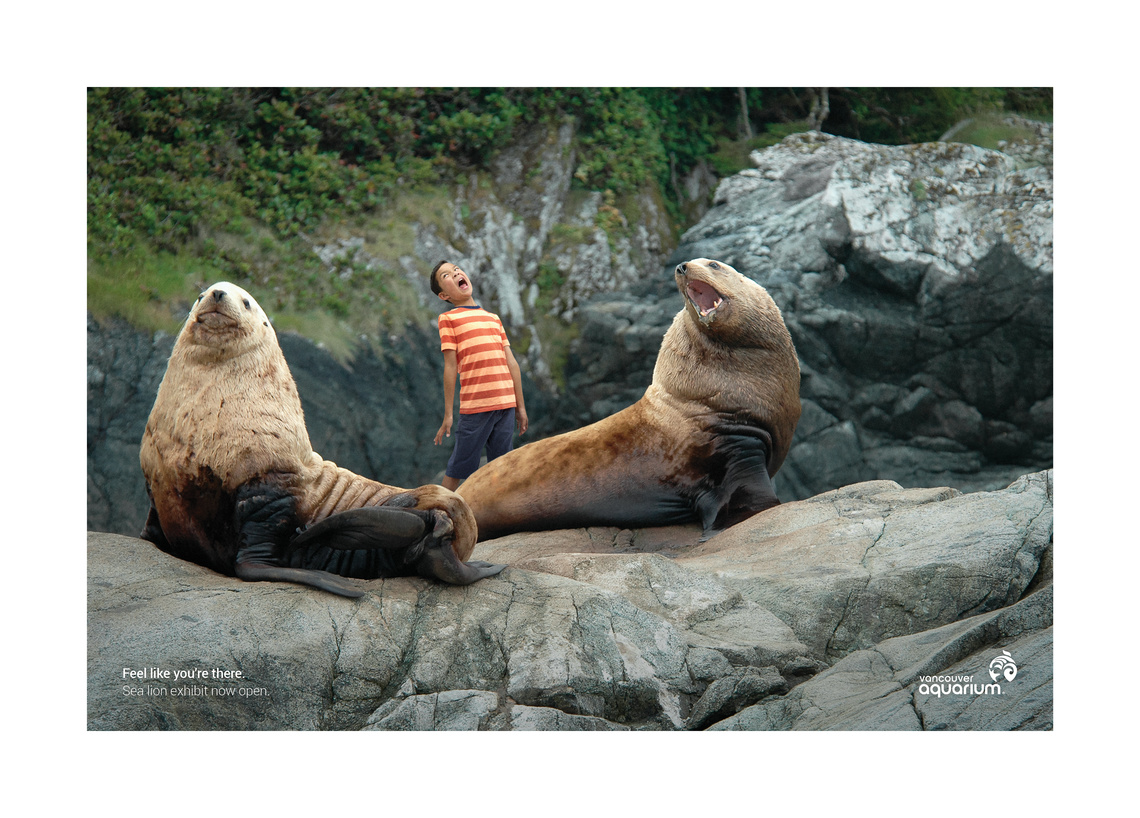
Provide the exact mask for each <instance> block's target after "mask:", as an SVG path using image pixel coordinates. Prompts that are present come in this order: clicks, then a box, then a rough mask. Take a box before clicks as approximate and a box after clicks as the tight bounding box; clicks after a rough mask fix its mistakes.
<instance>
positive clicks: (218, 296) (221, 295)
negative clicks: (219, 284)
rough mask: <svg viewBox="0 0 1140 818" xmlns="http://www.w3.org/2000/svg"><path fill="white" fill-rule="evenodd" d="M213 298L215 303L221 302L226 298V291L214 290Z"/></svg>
mask: <svg viewBox="0 0 1140 818" xmlns="http://www.w3.org/2000/svg"><path fill="white" fill-rule="evenodd" d="M213 296H214V300H215V301H221V300H222V299H223V298H225V297H226V291H225V290H214V292H213Z"/></svg>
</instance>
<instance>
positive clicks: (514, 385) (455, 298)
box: [431, 261, 528, 491]
mask: <svg viewBox="0 0 1140 818" xmlns="http://www.w3.org/2000/svg"><path fill="white" fill-rule="evenodd" d="M431 291H432V292H433V293H435V294H436V295H438V296H439V297H440V298H441V299H442V300H444V301H447V302H449V303H450V304H451V306H452V309H450V310H448V311H447V312H445V313H443V315H441V316H440V317H439V342H440V348H441V349H442V350H443V424H442V425H441V426H440V427H439V431H438V432H436V433H435V445H437V446H438V445H439V444H440V443H441V442H442V441H443V437H444V435H447V436H448V437H451V424H452V410H451V407H452V404H453V401H454V399H455V376H456V374H458V375H459V424H458V426H457V427H456V438H457V439H456V441H455V450H454V451H453V452H452V453H451V459H450V460H448V461H447V471H446V472H445V475H444V478H443V487H444V488H446V489H451V490H452V491H454V490H455V489H456V488H458V487H459V483H460V481H462V480H465V479H466V478H467V477H468V476H470V475H471V473H472V472H473V471H475V469H477V468H479V457H480V455H481V454H482V453H483V447H484V446H486V447H487V460H494V459H495V458H496V457H499V456H500V455H504V454H506V453H507V452H509V451H510V450H511V438H512V436H513V435H514V429H515V423H516V420H517V422H518V428H519V434H520V435H521V434H523V433H525V432H526V429H527V425H528V423H527V416H526V406H525V405H524V403H523V392H522V379H521V377H520V374H519V365H518V362H517V361H515V356H514V355H513V354H512V353H511V346H510V342H509V341H508V340H507V334H506V332H504V331H503V324H502V322H501V321H500V320H499V317H498V316H497V315H495V314H494V313H490V312H487V311H486V310H485V309H483V308H482V307H480V306H479V305H478V304H476V303H475V295H474V290H473V288H472V285H471V278H470V276H468V275H467V273H465V272H463V271H462V270H460V269H459V268H458V267H456V266H455V265H454V264H452V263H451V262H450V261H441V262H440V263H439V264H437V265H435V269H433V270H432V271H431Z"/></svg>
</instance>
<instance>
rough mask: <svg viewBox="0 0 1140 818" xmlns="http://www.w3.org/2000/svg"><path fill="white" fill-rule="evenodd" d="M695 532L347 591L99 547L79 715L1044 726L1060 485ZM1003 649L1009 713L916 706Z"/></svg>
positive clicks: (576, 548)
mask: <svg viewBox="0 0 1140 818" xmlns="http://www.w3.org/2000/svg"><path fill="white" fill-rule="evenodd" d="M700 535H701V532H700V528H699V527H698V526H696V525H691V526H672V527H668V528H661V529H644V530H639V531H623V530H619V529H616V528H614V529H605V528H595V529H578V530H570V531H553V532H541V533H536V534H514V535H511V536H509V537H503V538H501V539H498V540H492V541H489V542H485V543H481V544H480V545H479V546H478V547H477V549H476V553H475V555H474V556H475V558H478V559H506V560H507V561H508V562H509V563H510V564H511V567H510V568H508V569H507V570H506V571H504V572H503V573H502V574H500V575H499V576H497V577H492V578H488V579H486V580H482V581H480V582H478V583H475V584H474V585H471V586H467V587H454V586H444V585H439V584H436V583H432V582H428V581H426V580H422V579H419V578H399V579H389V580H377V581H373V582H368V583H362V585H363V586H364V587H366V588H367V590H368V592H367V593H366V594H365V595H364V596H363V597H362V598H360V599H359V600H353V599H345V598H342V597H336V596H333V595H329V594H325V593H321V592H319V591H317V590H315V589H311V588H307V587H303V586H299V585H290V584H284V583H243V582H241V581H239V580H237V579H234V578H230V577H225V576H221V575H219V574H216V573H214V572H212V571H210V570H208V569H206V568H202V567H200V566H197V565H194V564H191V563H186V562H183V561H181V560H178V559H175V558H173V557H171V556H169V555H166V554H164V553H162V552H161V551H159V550H158V549H157V548H155V547H154V546H153V545H152V544H150V543H147V542H144V541H141V540H136V539H132V538H128V537H122V536H118V535H113V534H102V533H90V534H89V535H88V726H89V729H100V730H105V729H219V728H222V729H370V730H371V729H374V730H551V729H556V730H613V729H642V730H645V729H649V730H679V729H702V728H704V727H706V726H709V725H715V726H716V727H717V728H718V729H729V728H733V729H793V728H794V729H801V728H814V727H840V728H842V727H856V726H857V727H860V728H864V727H866V728H869V727H882V728H895V727H908V728H910V727H913V728H916V729H917V728H918V727H922V726H924V725H925V726H927V727H929V728H931V729H933V728H941V727H946V728H952V729H972V728H976V727H977V728H981V727H984V728H986V729H1005V728H1014V727H1048V726H1051V706H1052V695H1051V691H1052V688H1051V679H1052V674H1051V661H1050V662H1049V664H1048V667H1047V668H1046V666H1045V658H1046V657H1047V656H1048V657H1051V642H1049V641H1047V637H1048V634H1047V633H1046V628H1048V626H1049V625H1051V615H1052V613H1051V612H1052V602H1051V601H1052V584H1051V576H1052V573H1051V572H1052V568H1051V566H1052V549H1051V540H1052V473H1051V472H1046V473H1041V474H1032V475H1026V476H1025V477H1023V478H1022V479H1020V480H1018V481H1017V482H1015V483H1014V484H1013V485H1011V486H1010V487H1008V488H1007V489H1005V490H1003V491H999V492H979V493H975V494H967V495H963V494H960V493H959V492H957V491H954V490H951V489H938V490H932V489H911V490H904V489H901V488H899V487H898V486H897V484H893V483H890V482H887V481H879V482H876V483H864V484H860V485H855V486H849V487H845V488H844V489H842V490H837V491H835V492H830V493H828V494H825V495H821V496H820V497H816V498H812V499H810V500H805V501H800V502H795V503H787V504H784V505H782V506H779V507H777V508H776V509H772V510H769V511H767V512H764V513H763V514H760V515H757V516H756V517H754V518H752V519H751V520H749V521H746V522H745V523H742V524H740V525H738V526H735V527H733V528H730V529H728V530H726V531H724V532H722V533H720V534H718V535H716V536H715V537H713V538H711V539H710V540H708V541H707V542H704V543H701V542H700V541H699V540H700ZM1027 590H1033V593H1032V594H1030V595H1028V596H1027V595H1026V591H1027ZM1019 640H1020V641H1019ZM993 647H1001V648H1003V649H1005V650H1008V651H1010V653H1011V654H1012V656H1013V658H1014V660H1015V661H1017V662H1018V668H1019V671H1018V675H1017V678H1016V679H1015V680H1014V681H1013V682H1010V683H1009V685H1008V686H1003V691H1009V695H1006V694H1005V693H1004V692H1003V698H1002V699H1001V700H1000V701H997V702H993V701H988V700H987V701H973V699H970V700H966V699H964V698H962V697H958V698H951V697H950V696H937V695H933V694H932V695H931V696H926V697H925V698H923V697H922V696H919V695H917V691H918V687H917V685H920V684H922V681H921V677H922V676H933V675H946V674H953V675H963V674H975V675H976V673H977V669H976V668H975V665H976V663H977V661H980V660H981V659H985V661H986V662H988V661H989V660H990V659H992V658H993V654H995V653H998V651H995V650H992V649H991V648H993ZM1020 682H1023V683H1024V684H1023V685H1022V686H1019V687H1017V688H1014V687H1013V685H1014V684H1016V683H1020ZM908 691H909V692H908Z"/></svg>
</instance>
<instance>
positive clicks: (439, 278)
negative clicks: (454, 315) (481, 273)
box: [435, 264, 472, 303]
mask: <svg viewBox="0 0 1140 818" xmlns="http://www.w3.org/2000/svg"><path fill="white" fill-rule="evenodd" d="M435 280H436V282H437V283H438V284H439V291H440V292H439V297H440V298H442V299H443V300H444V301H451V302H453V303H454V302H456V301H465V300H467V299H468V298H470V297H471V295H472V289H471V279H470V278H468V276H467V273H465V272H463V271H462V270H460V269H459V268H458V267H456V266H455V265H454V264H445V265H443V266H442V267H440V268H439V270H438V271H437V272H436V274H435Z"/></svg>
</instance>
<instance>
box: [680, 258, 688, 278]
mask: <svg viewBox="0 0 1140 818" xmlns="http://www.w3.org/2000/svg"><path fill="white" fill-rule="evenodd" d="M688 267H689V265H688V262H684V261H682V262H681V263H680V264H678V265H677V273H678V274H680V275H684V274H685V273H686V272H687V271H688Z"/></svg>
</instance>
